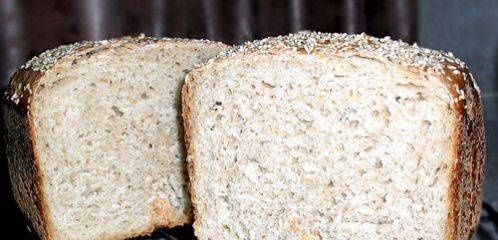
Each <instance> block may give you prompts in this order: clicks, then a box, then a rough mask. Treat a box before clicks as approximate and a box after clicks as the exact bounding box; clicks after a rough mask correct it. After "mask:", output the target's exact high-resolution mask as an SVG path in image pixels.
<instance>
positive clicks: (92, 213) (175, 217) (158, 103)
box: [6, 37, 224, 239]
mask: <svg viewBox="0 0 498 240" xmlns="http://www.w3.org/2000/svg"><path fill="white" fill-rule="evenodd" d="M223 48H224V46H223V45H222V44H218V43H212V42H206V41H188V40H179V39H163V40H155V39H150V38H146V37H139V38H124V39H119V40H111V41H104V42H97V43H83V44H76V45H72V46H64V47H61V48H59V49H56V50H53V51H51V52H47V53H44V54H43V55H42V56H41V57H39V58H35V59H34V60H32V61H31V62H29V63H28V64H27V65H26V66H25V67H24V68H23V69H22V70H20V71H19V72H18V73H17V75H15V76H14V77H13V80H12V83H11V86H10V89H9V92H8V95H9V96H8V101H9V104H8V106H7V107H6V127H7V135H8V137H7V140H8V143H9V145H8V146H7V149H8V153H9V166H10V174H11V178H12V182H13V184H14V188H15V189H14V191H15V193H16V199H17V200H18V202H19V203H20V205H21V208H23V210H24V212H25V213H26V215H27V216H28V217H29V218H30V219H31V221H32V222H33V224H34V226H35V228H36V230H37V231H38V232H39V234H40V235H41V237H42V238H43V239H123V238H127V237H132V236H137V235H141V234H146V233H149V232H151V231H152V230H154V228H157V227H172V226H177V225H182V224H186V223H189V222H190V221H191V204H190V200H189V195H188V192H187V187H186V186H187V173H186V166H185V159H184V158H185V156H184V151H183V144H182V142H183V130H182V127H181V116H180V112H179V111H180V106H181V104H180V88H181V85H182V84H183V79H184V76H185V74H186V72H187V71H188V70H190V69H191V68H192V67H193V66H194V65H195V64H199V63H202V62H204V61H206V60H207V59H209V58H211V57H212V56H214V55H215V54H217V53H218V52H219V51H221V50H222V49H223Z"/></svg>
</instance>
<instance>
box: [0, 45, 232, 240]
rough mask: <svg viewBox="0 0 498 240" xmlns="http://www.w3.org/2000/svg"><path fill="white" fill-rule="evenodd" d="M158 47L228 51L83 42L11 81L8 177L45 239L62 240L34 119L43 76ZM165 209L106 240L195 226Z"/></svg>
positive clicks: (154, 209) (26, 68) (188, 218)
mask: <svg viewBox="0 0 498 240" xmlns="http://www.w3.org/2000/svg"><path fill="white" fill-rule="evenodd" d="M158 43H163V44H199V43H203V44H213V45H216V46H219V47H220V48H226V46H225V45H224V44H222V43H218V42H211V41H206V40H187V39H169V38H165V39H154V38H149V37H145V36H139V37H124V38H119V39H112V40H104V41H99V42H83V43H76V44H74V45H66V46H62V47H59V48H57V49H53V50H49V51H47V52H45V53H43V54H42V55H40V56H39V57H35V58H33V59H32V60H31V61H30V62H28V63H27V64H26V65H24V66H23V67H21V69H19V70H18V71H17V72H16V73H15V74H14V75H13V76H12V77H11V79H10V83H9V86H8V88H7V91H6V93H5V98H4V99H3V102H4V115H5V116H4V119H5V122H6V124H5V125H6V126H5V130H6V131H5V132H6V142H7V143H8V145H7V158H8V165H9V173H10V176H11V182H12V188H13V192H14V196H15V199H16V201H17V203H18V205H19V206H20V208H21V211H22V212H23V214H24V215H25V216H26V217H27V218H28V219H29V220H30V221H31V222H32V224H33V227H34V229H35V230H36V232H37V233H38V235H39V236H40V238H41V239H44V240H53V239H58V237H57V234H56V233H55V229H54V228H53V226H52V221H51V219H50V215H49V211H50V210H49V207H48V206H47V204H46V203H47V202H46V200H45V197H44V184H43V183H44V175H43V172H42V171H41V169H40V162H39V157H38V154H37V151H36V149H37V148H36V141H35V139H36V132H35V128H34V122H33V121H34V117H33V112H32V110H31V108H30V107H31V103H32V101H33V98H35V97H36V93H37V92H38V91H39V90H40V89H42V88H44V87H45V86H44V84H43V77H44V75H45V74H46V73H47V72H48V71H50V70H51V69H52V68H53V67H54V66H55V65H56V64H57V63H59V62H62V61H78V60H80V59H82V58H85V57H86V56H89V55H93V54H96V53H100V54H105V52H106V51H109V50H110V49H113V48H118V47H127V46H129V44H134V45H147V44H158ZM158 206H161V207H158ZM164 206H165V204H164V202H163V203H161V204H159V203H158V202H157V201H155V202H153V203H152V212H151V216H152V217H151V221H150V222H149V223H148V226H147V227H145V228H144V229H141V230H134V231H130V232H123V233H119V234H116V235H115V236H111V237H109V238H104V239H110V240H113V239H124V238H131V237H136V236H141V235H147V234H150V233H152V232H153V231H154V230H155V229H158V228H164V227H165V228H170V227H175V226H181V225H184V224H189V223H191V222H192V221H193V218H192V216H191V214H189V215H188V216H183V217H180V216H175V214H174V212H172V211H171V210H170V209H169V208H166V207H164Z"/></svg>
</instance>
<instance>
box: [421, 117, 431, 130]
mask: <svg viewBox="0 0 498 240" xmlns="http://www.w3.org/2000/svg"><path fill="white" fill-rule="evenodd" d="M431 125H432V122H431V121H428V120H424V121H422V132H424V133H426V132H428V131H429V129H430V127H431Z"/></svg>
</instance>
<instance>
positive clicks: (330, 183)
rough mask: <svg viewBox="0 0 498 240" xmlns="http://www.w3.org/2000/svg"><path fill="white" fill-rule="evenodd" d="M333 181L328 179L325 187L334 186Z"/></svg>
mask: <svg viewBox="0 0 498 240" xmlns="http://www.w3.org/2000/svg"><path fill="white" fill-rule="evenodd" d="M334 186H335V185H334V181H330V182H329V183H328V184H327V187H334Z"/></svg>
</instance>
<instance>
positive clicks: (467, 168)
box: [445, 66, 485, 240]
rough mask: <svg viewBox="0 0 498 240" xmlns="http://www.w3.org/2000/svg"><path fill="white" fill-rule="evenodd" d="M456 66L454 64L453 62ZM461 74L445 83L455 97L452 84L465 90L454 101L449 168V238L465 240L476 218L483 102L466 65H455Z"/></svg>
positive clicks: (482, 153)
mask: <svg viewBox="0 0 498 240" xmlns="http://www.w3.org/2000/svg"><path fill="white" fill-rule="evenodd" d="M455 67H457V66H455ZM457 70H458V71H460V72H461V73H462V74H461V75H457V76H454V75H452V74H451V73H450V72H449V71H447V72H446V75H447V76H451V77H450V78H451V79H452V81H449V80H448V79H447V78H445V80H446V82H445V83H446V84H447V87H448V89H449V91H450V93H452V95H453V96H454V97H456V98H458V95H459V94H458V93H456V91H455V89H456V88H455V87H454V85H453V84H457V85H458V88H459V89H462V90H463V91H464V96H465V99H463V100H461V101H458V102H457V103H455V104H454V105H453V107H454V110H455V118H456V119H455V121H456V124H457V126H456V128H455V130H454V133H453V136H454V139H453V149H454V154H455V156H454V157H455V158H456V163H455V165H454V166H453V169H452V175H451V186H450V201H451V202H450V212H449V236H448V239H449V240H464V239H465V240H466V239H470V238H471V237H472V234H473V233H474V231H475V228H476V227H477V224H478V222H479V215H480V210H481V196H482V184H483V175H484V168H483V167H484V158H485V139H484V126H483V116H482V105H481V99H480V96H479V93H478V90H477V89H476V88H475V87H474V85H473V83H472V81H471V78H472V76H471V75H470V73H469V71H468V69H467V68H460V67H459V68H457Z"/></svg>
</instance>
